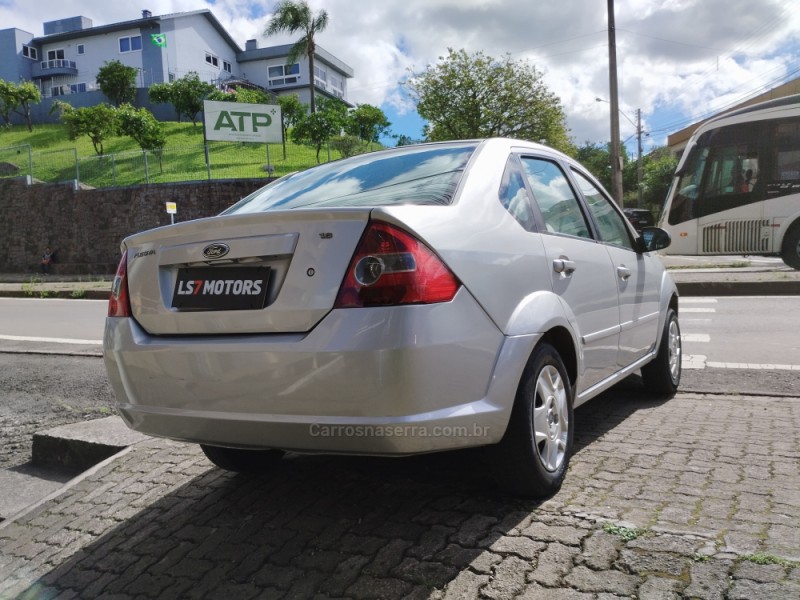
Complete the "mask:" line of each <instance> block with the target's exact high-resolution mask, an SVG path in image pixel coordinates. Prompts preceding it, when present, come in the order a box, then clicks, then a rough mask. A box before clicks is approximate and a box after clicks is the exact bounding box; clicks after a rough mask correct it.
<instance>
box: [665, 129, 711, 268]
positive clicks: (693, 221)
mask: <svg viewBox="0 0 800 600" xmlns="http://www.w3.org/2000/svg"><path fill="white" fill-rule="evenodd" d="M701 141H702V140H701ZM708 153H709V149H708V148H704V147H702V146H700V145H699V144H698V145H696V146H693V147H692V148H691V149H690V150H689V154H688V156H687V158H686V161H685V163H684V165H683V166H682V168H681V170H680V171H679V172H678V173H677V175H676V177H675V179H674V180H673V182H672V189H670V191H669V194H668V195H667V198H669V203H668V204H667V206H666V207H665V209H666V214H665V217H666V221H667V225H666V226H665V228H666V229H668V230H669V232H670V234H671V236H672V244H670V247H669V254H685V255H688V256H695V255H696V254H697V253H698V250H699V248H698V246H699V244H698V241H697V201H698V195H699V193H700V185H701V182H702V180H703V169H704V168H705V164H706V159H707V158H708Z"/></svg>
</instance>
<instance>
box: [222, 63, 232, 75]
mask: <svg viewBox="0 0 800 600" xmlns="http://www.w3.org/2000/svg"><path fill="white" fill-rule="evenodd" d="M222 68H223V69H224V70H225V71H227V72H228V73H232V72H233V67H231V63H229V62H228V61H227V60H223V61H222Z"/></svg>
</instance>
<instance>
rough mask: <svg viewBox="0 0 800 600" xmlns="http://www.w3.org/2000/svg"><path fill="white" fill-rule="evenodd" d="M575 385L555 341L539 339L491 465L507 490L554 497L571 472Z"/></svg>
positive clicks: (527, 495)
mask: <svg viewBox="0 0 800 600" xmlns="http://www.w3.org/2000/svg"><path fill="white" fill-rule="evenodd" d="M572 404H573V398H572V385H571V384H570V381H569V377H568V376H567V369H566V367H565V366H564V361H563V360H562V359H561V356H560V355H559V354H558V351H556V349H555V348H553V346H551V345H550V344H547V343H542V344H539V345H538V346H537V347H536V349H535V350H534V352H533V354H532V355H531V357H530V359H529V360H528V364H527V365H526V367H525V371H524V372H523V375H522V380H521V382H520V385H519V388H518V390H517V395H516V398H515V400H514V408H513V410H512V413H511V420H510V422H509V424H508V429H507V430H506V433H505V436H504V437H503V439H502V440H501V441H500V443H499V444H498V445H497V446H496V447H495V450H496V452H495V456H494V458H495V459H496V461H495V462H494V464H493V465H492V469H493V471H494V473H495V476H496V478H497V480H498V482H499V483H500V484H501V485H502V486H503V487H504V488H505V489H507V490H508V491H510V492H512V493H514V494H518V495H521V496H526V497H536V498H542V497H547V496H552V495H553V494H555V493H556V492H557V491H558V490H559V489H560V488H561V483H562V482H563V481H564V477H565V476H566V474H567V467H568V466H569V459H570V454H571V453H572V444H573V438H574V434H575V425H574V423H573V419H572V414H573V409H572Z"/></svg>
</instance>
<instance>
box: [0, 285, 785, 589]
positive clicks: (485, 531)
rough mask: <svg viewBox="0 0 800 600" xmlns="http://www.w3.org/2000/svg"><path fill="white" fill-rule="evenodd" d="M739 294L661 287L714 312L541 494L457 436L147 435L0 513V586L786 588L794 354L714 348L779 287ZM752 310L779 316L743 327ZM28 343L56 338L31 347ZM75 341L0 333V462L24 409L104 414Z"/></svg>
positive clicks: (618, 394) (591, 418)
mask: <svg viewBox="0 0 800 600" xmlns="http://www.w3.org/2000/svg"><path fill="white" fill-rule="evenodd" d="M743 302H744V305H742V306H739V305H738V304H737V303H728V302H727V299H726V301H722V299H719V301H718V302H717V303H716V306H713V307H712V306H709V305H712V304H714V303H710V302H699V303H695V304H694V305H692V304H688V303H684V304H683V305H682V308H686V307H689V306H700V307H704V308H714V311H713V312H707V311H704V312H700V313H692V312H686V313H685V315H687V316H688V315H694V317H693V318H696V319H697V321H696V322H694V323H689V322H688V321H687V322H686V323H685V326H684V334H685V335H687V336H694V337H687V340H692V341H687V342H686V348H687V350H691V352H692V353H693V354H691V355H690V356H691V358H689V359H688V360H689V362H693V363H694V364H693V366H694V367H695V368H691V369H686V370H685V371H684V381H683V384H682V386H681V387H682V390H681V392H679V394H677V395H676V396H675V397H674V398H672V399H670V400H668V401H663V400H653V399H651V398H648V397H647V396H646V395H645V394H644V393H643V389H642V387H641V381H640V379H639V378H638V377H635V376H632V377H630V378H628V379H627V380H626V381H624V382H623V383H622V384H620V385H619V386H616V387H615V388H613V389H611V390H609V391H607V392H606V393H605V394H603V395H602V396H600V397H598V398H596V399H594V400H592V401H591V402H589V403H588V404H587V405H585V406H582V407H580V408H579V409H578V410H577V411H576V414H575V421H576V426H575V440H576V444H575V454H574V456H573V458H572V463H571V467H570V472H569V474H568V477H567V479H566V481H565V484H564V487H563V488H562V490H561V491H560V492H559V493H558V494H557V495H556V496H554V497H553V498H551V499H549V500H546V501H543V502H529V501H523V500H519V499H515V498H509V497H507V496H505V495H504V494H502V493H500V492H499V491H498V490H497V489H496V487H495V486H494V485H493V483H492V481H491V479H492V478H491V463H490V462H487V461H486V457H485V456H482V454H481V453H479V452H473V451H467V452H459V453H445V454H439V455H425V456H419V457H412V458H409V459H395V460H392V459H371V458H355V457H304V456H290V457H288V458H287V459H286V460H284V461H281V463H282V464H281V465H279V467H278V468H277V470H276V471H275V472H274V473H272V474H271V475H269V476H266V477H263V478H248V477H242V476H235V475H232V474H229V473H225V472H223V471H221V470H219V469H216V468H214V467H212V465H211V464H210V463H209V462H208V461H207V460H206V459H205V457H204V456H203V455H202V453H201V452H200V451H199V449H198V448H197V446H195V445H191V444H179V443H175V442H169V441H165V440H155V439H153V440H151V441H147V442H144V443H141V444H137V445H136V446H134V447H131V448H130V449H129V450H130V452H126V453H123V454H121V455H119V456H118V457H117V458H115V459H114V460H113V461H111V462H109V463H107V464H106V465H104V466H102V468H98V469H97V470H95V471H90V472H88V473H87V474H86V475H85V476H83V477H81V478H79V479H78V480H77V481H76V480H73V483H71V484H69V485H68V486H66V487H65V488H64V489H63V490H62V491H60V492H59V493H58V495H57V496H56V497H54V499H52V500H50V501H47V502H44V503H43V504H42V505H40V506H38V507H37V508H35V509H33V510H31V511H28V512H26V513H25V515H24V516H21V517H19V518H18V519H16V520H12V521H6V522H4V523H0V598H6V597H8V598H18V597H19V598H22V597H25V598H27V597H36V598H39V597H42V598H45V597H47V598H50V597H52V598H55V597H64V598H74V597H80V598H92V597H117V598H120V599H125V600H128V599H130V600H133V599H135V598H169V597H207V598H223V597H225V598H227V597H241V598H261V597H270V598H272V597H274V598H279V597H285V598H307V597H352V598H410V597H414V598H438V599H449V598H477V597H481V598H497V599H504V598H511V597H519V598H523V597H524V598H531V599H537V598H587V599H588V598H592V599H595V600H596V599H599V598H620V597H628V598H631V597H635V598H702V599H708V600H712V599H713V600H718V599H720V600H721V599H722V598H728V599H730V600H749V599H751V598H769V599H773V598H787V599H788V598H797V597H800V538H799V537H798V533H797V531H798V530H797V526H796V524H797V523H798V518H800V497H798V491H797V490H798V489H800V488H798V486H797V477H798V473H797V456H798V447H797V437H796V435H795V434H796V432H797V429H798V427H800V404H799V403H798V402H797V398H798V396H800V393H798V391H797V389H796V383H795V382H796V380H797V379H798V376H797V375H798V373H797V371H795V370H792V368H791V367H792V366H793V365H787V364H778V363H774V364H773V363H772V362H767V361H773V360H776V359H777V358H780V357H782V358H783V359H784V362H785V361H788V360H790V358H789V357H790V355H789V354H787V353H785V352H784V353H782V354H780V355H776V354H774V353H773V352H772V351H765V352H762V353H760V354H759V355H758V356H759V357H760V358H763V361H764V362H760V363H757V364H749V363H748V364H747V365H746V367H745V368H743V366H742V364H739V363H733V362H726V359H727V358H735V357H737V356H738V355H736V354H734V353H733V352H734V351H737V352H738V349H735V348H734V345H733V344H731V343H730V342H729V341H728V342H726V340H725V335H727V333H725V332H732V334H734V333H735V332H736V331H744V330H747V331H750V329H747V325H748V324H750V323H761V324H762V326H761V327H759V326H757V325H756V326H753V327H752V330H753V332H754V333H752V334H748V336H747V339H746V340H745V341H744V342H742V344H743V345H747V346H751V347H753V346H756V345H757V344H762V343H763V344H764V347H765V348H769V347H770V344H769V343H767V342H770V341H776V340H779V339H781V338H780V337H779V336H780V335H783V334H782V332H783V331H787V332H788V333H789V334H791V331H789V329H788V321H786V320H783V321H782V320H781V319H780V316H779V314H780V312H781V311H784V310H786V311H795V312H796V300H793V299H787V300H786V301H785V302H782V301H778V302H777V303H776V304H769V305H768V306H767V305H765V304H763V303H762V302H761V301H760V300H758V299H751V300H746V299H743ZM792 302H794V304H793V303H792ZM5 306H8V305H5ZM2 307H3V305H2V304H0V310H2ZM68 307H69V305H68V304H66V305H53V304H40V305H26V310H27V311H28V312H29V313H30V314H31V318H36V316H35V313H36V311H37V310H49V311H50V312H52V311H54V310H61V308H64V309H67V308H68ZM737 307H738V308H737ZM765 312H769V313H770V317H769V319H773V318H774V319H776V321H775V322H774V323H772V324H770V325H769V327H775V323H777V324H779V325H780V324H782V327H778V329H777V330H776V331H768V330H764V328H765V327H766V325H764V324H765V323H767V322H768V320H767V319H760V317H761V316H763V313H765ZM60 318H63V319H65V320H66V321H67V322H69V321H70V319H69V315H68V314H65V315H62V317H60ZM12 321H13V320H12ZM15 326H16V325H15ZM82 331H85V329H81V328H80V327H77V328H76V331H75V335H80V336H83V335H84V334H83V333H82ZM794 331H796V329H794ZM1 334H2V332H0V335H1ZM63 335H69V334H67V333H65V334H63ZM701 336H706V337H701ZM740 337H741V336H740ZM65 339H68V338H65ZM788 339H789V340H790V342H789V343H790V344H791V343H792V342H791V340H792V336H791V335H788ZM8 344H17V345H21V347H22V350H23V351H22V352H20V351H17V352H10V351H8V347H9V346H8ZM49 347H55V348H57V349H60V351H61V352H62V354H55V355H54V354H37V352H40V351H42V349H43V348H49ZM3 348H6V350H5V351H4V350H3ZM75 348H77V349H78V350H79V351H83V350H82V348H83V346H82V345H81V344H77V345H75V344H70V343H66V342H51V341H48V342H42V341H37V340H28V341H19V340H16V341H11V340H1V339H0V361H2V365H3V368H2V369H0V448H3V454H2V456H1V458H2V459H3V460H4V461H5V465H7V466H8V465H15V464H20V461H25V460H27V457H28V456H29V454H26V452H25V447H24V445H25V443H26V442H25V439H23V438H25V437H26V435H29V434H30V433H32V431H33V430H35V428H36V427H40V428H46V426H48V425H52V424H58V423H57V422H56V421H58V422H67V421H69V420H79V419H85V418H94V417H95V416H100V415H103V414H106V413H107V412H108V408H109V404H110V402H111V392H110V390H109V388H108V384H107V382H106V377H105V372H104V369H103V363H102V360H101V359H100V358H99V357H97V356H70V355H64V354H63V352H66V350H65V349H75ZM94 348H95V351H96V350H97V347H96V346H95V347H94ZM90 349H91V348H90ZM728 350H730V351H731V352H730V353H727V354H726V352H727V351H728ZM701 355H702V356H704V357H705V359H704V360H699V359H698V358H697V357H698V356H701ZM791 360H793V359H791ZM715 365H719V366H715ZM786 366H788V367H790V368H789V369H788V370H787V369H786V368H779V367H786ZM764 367H771V369H767V368H764ZM750 389H752V390H754V391H753V392H752V393H746V392H747V390H750ZM690 390H696V391H706V392H707V393H703V394H696V393H691V392H690ZM775 396H785V397H783V398H781V397H775ZM28 451H29V450H28ZM756 557H760V558H758V559H756ZM765 557H766V559H768V561H772V562H766V563H765V562H764V560H765Z"/></svg>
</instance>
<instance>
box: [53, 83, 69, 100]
mask: <svg viewBox="0 0 800 600" xmlns="http://www.w3.org/2000/svg"><path fill="white" fill-rule="evenodd" d="M67 94H69V88H68V87H67V86H66V85H54V86H53V87H51V88H50V95H51V96H53V97H56V96H66V95H67Z"/></svg>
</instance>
